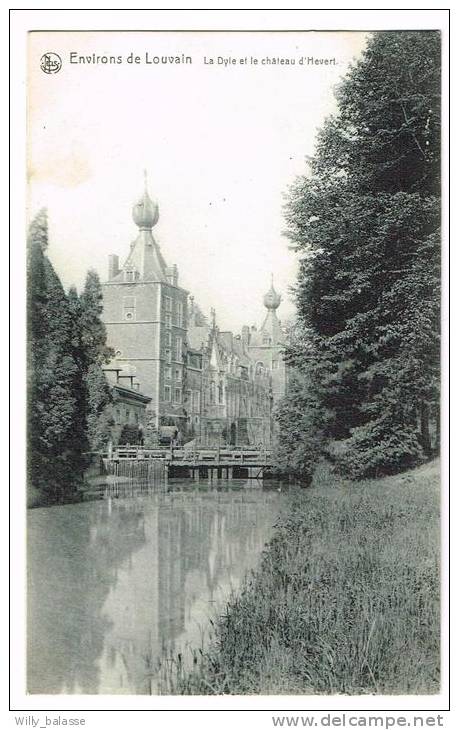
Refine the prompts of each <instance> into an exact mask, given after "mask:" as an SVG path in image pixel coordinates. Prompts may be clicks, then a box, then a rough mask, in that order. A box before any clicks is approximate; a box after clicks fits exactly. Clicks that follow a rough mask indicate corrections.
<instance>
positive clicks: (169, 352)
mask: <svg viewBox="0 0 459 730" xmlns="http://www.w3.org/2000/svg"><path fill="white" fill-rule="evenodd" d="M164 354H165V355H166V361H167V362H171V360H172V357H171V351H170V350H169V348H168V349H166V350H165V351H164Z"/></svg>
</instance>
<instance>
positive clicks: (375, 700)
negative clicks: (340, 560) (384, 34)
mask: <svg viewBox="0 0 459 730" xmlns="http://www.w3.org/2000/svg"><path fill="white" fill-rule="evenodd" d="M356 5H357V6H360V5H362V3H356ZM222 28H223V29H234V30H237V29H240V30H250V29H265V30H270V29H275V30H282V29H289V30H306V29H316V30H326V29H327V30H346V29H349V30H383V29H386V30H389V29H440V30H441V31H442V33H443V135H444V140H443V158H444V171H446V170H447V161H448V143H447V141H448V121H447V120H448V117H447V114H448V106H447V104H448V80H449V79H448V40H449V38H448V15H447V10H446V9H445V10H432V9H426V10H423V9H412V10H398V9H394V10H389V9H385V10H382V9H381V10H376V9H375V10H369V9H361V10H360V9H354V10H350V9H326V8H323V9H321V10H286V11H282V10H246V11H242V10H216V9H213V10H200V11H196V10H186V9H181V10H178V9H176V10H132V11H129V10H116V9H108V8H107V9H104V10H87V9H85V10H62V9H59V10H57V9H56V10H51V9H49V10H33V9H27V10H19V9H18V10H15V11H13V12H12V17H11V38H12V50H11V74H12V76H11V78H12V86H11V108H12V120H13V124H12V138H11V155H12V174H11V194H12V203H11V212H12V214H11V223H12V228H11V249H12V251H11V253H12V259H11V277H12V279H11V280H12V290H11V307H12V310H11V311H12V316H13V336H12V362H13V368H12V373H11V376H12V378H11V385H12V388H11V392H12V395H13V400H12V423H11V427H12V447H13V459H12V480H11V486H12V504H11V514H12V534H11V549H12V555H13V556H14V561H12V566H13V569H12V606H13V610H12V637H11V638H12V653H11V657H12V662H11V666H12V677H11V679H12V684H13V686H12V690H13V691H12V708H13V709H14V710H15V712H16V714H17V715H21V714H24V713H25V712H29V713H30V712H32V711H35V716H38V714H41V715H42V716H44V713H45V712H46V711H48V714H50V713H52V712H53V711H60V712H65V711H70V710H73V711H74V712H73V713H72V714H73V715H80V716H81V712H79V711H80V710H81V711H84V714H85V715H87V713H88V711H91V710H96V709H102V710H105V711H107V710H109V709H110V710H111V711H113V713H114V714H113V715H112V713H110V714H109V713H108V712H105V713H103V717H104V721H103V722H104V726H105V724H106V725H107V726H108V725H109V724H110V726H113V727H122V726H124V725H125V723H126V720H127V719H128V718H130V716H129V715H126V713H119V712H118V713H116V710H126V709H129V710H134V709H135V710H153V709H154V710H158V711H159V710H175V711H177V710H200V712H199V713H194V714H193V715H192V716H191V717H190V715H188V716H187V715H185V714H184V713H183V712H177V713H170V712H167V713H164V714H163V713H161V714H160V715H159V713H158V714H155V715H154V716H152V715H150V713H146V714H145V715H144V713H135V718H134V716H131V717H132V718H133V719H131V718H130V719H129V721H130V722H132V721H135V723H136V725H138V726H139V727H143V726H144V724H145V727H146V726H147V724H148V725H149V726H150V725H151V723H152V722H155V723H156V722H158V721H161V723H163V722H164V723H165V724H170V723H171V720H172V715H174V716H175V715H177V716H176V720H177V722H180V723H182V722H183V723H185V722H193V721H196V720H197V717H198V716H199V724H200V726H203V725H204V726H207V725H209V726H211V725H213V724H214V723H215V720H216V719H217V721H218V722H219V723H220V724H223V725H226V724H228V725H229V724H230V723H233V722H234V721H236V722H239V721H240V720H242V716H241V715H233V714H232V713H230V714H228V715H226V713H225V715H222V713H221V711H222V710H257V711H258V712H256V713H254V712H251V713H250V716H249V715H247V716H246V715H244V718H248V720H247V721H250V724H251V725H254V726H255V727H256V726H259V727H262V726H267V725H269V726H270V727H272V723H271V720H270V718H271V715H272V714H273V713H281V714H284V713H295V714H310V713H311V712H312V711H323V712H333V711H335V710H336V711H337V710H342V711H345V710H347V711H351V710H352V711H353V712H354V714H356V713H360V711H364V710H367V711H368V710H372V711H373V713H374V714H380V713H382V712H383V711H385V712H387V713H388V714H395V713H396V712H397V711H405V712H408V711H410V710H411V711H413V710H415V711H416V712H418V713H420V712H421V711H429V712H430V713H431V714H437V713H439V712H440V713H442V714H444V715H445V714H446V713H445V710H446V708H447V705H448V700H447V694H446V692H445V690H444V691H443V692H442V694H441V695H439V696H435V697H421V696H414V697H403V696H398V697H386V696H384V697H372V696H369V697H320V696H306V697H250V696H245V697H239V698H234V697H222V698H221V697H217V698H205V699H204V698H199V697H184V698H182V697H179V698H176V697H144V696H136V697H128V698H126V697H120V696H110V697H107V696H105V697H103V696H91V697H82V696H61V695H59V696H49V697H48V696H46V697H45V696H36V695H35V696H27V695H25V694H24V691H23V689H21V685H22V686H23V682H22V678H23V677H24V675H25V667H24V657H25V651H24V647H25V642H24V636H25V631H24V626H25V620H24V619H25V610H24V593H25V591H24V584H25V549H24V548H25V531H24V504H25V494H24V487H23V485H24V483H25V458H24V457H25V448H24V413H25V367H24V363H25V255H24V253H25V252H24V245H23V241H24V232H25V209H26V208H25V204H26V198H25V184H24V170H25V167H26V165H25V163H26V156H25V88H26V65H25V62H26V33H27V31H28V30H32V29H35V30H41V29H43V30H45V29H46V30H53V29H55V30H62V29H66V30H83V29H85V30H89V29H91V30H98V29H100V30H106V29H112V30H118V29H119V30H126V29H145V30H147V29H155V30H170V29H186V30H193V29H206V30H211V29H222ZM447 203H448V181H447V179H446V177H444V178H443V210H444V240H445V241H447V236H448V230H447V215H448V214H447V211H448V207H447ZM447 258H448V257H447V251H446V250H445V254H444V259H443V265H444V279H443V281H444V285H443V299H444V309H443V324H444V328H443V330H444V336H443V347H444V353H443V376H444V378H445V377H446V374H447V359H446V357H447V352H446V350H445V348H446V346H447V336H446V331H447V326H446V323H447V319H446V316H447V278H446V276H447V270H448V268H447V266H448V261H447ZM3 311H5V310H3ZM443 402H444V406H445V405H447V404H446V403H445V394H444V401H443ZM446 417H447V407H444V415H443V433H444V434H446V433H447V420H446ZM446 452H447V449H446V448H444V449H443V458H442V462H443V474H444V485H443V487H444V492H443V527H444V529H443V550H444V552H443V555H444V558H443V570H444V571H445V570H446V568H447V559H446V556H447V529H446V528H447V496H446V494H447V493H446V491H445V490H446V488H447V480H446V478H445V477H446V475H447V473H448V472H447V470H448V466H447V453H446ZM1 539H2V545H1V547H2V548H3V550H2V554H3V555H6V554H7V544H6V530H5V529H4V530H3V531H2V533H1ZM446 596H447V585H446V582H445V580H444V582H443V640H444V642H445V644H444V646H446V645H447V632H446V628H447V599H446ZM5 618H6V617H5ZM5 625H6V623H5ZM3 676H4V677H5V678H6V676H7V675H3ZM446 677H447V656H446V653H445V654H444V656H443V678H444V683H446ZM5 687H6V685H5ZM453 698H454V694H453ZM5 704H6V703H5ZM203 710H206V711H207V712H206V713H203V712H202V711H203ZM212 710H214V711H218V716H217V715H215V713H214V712H212ZM37 711H39V712H37ZM76 711H78V712H76ZM263 711H264V712H263ZM90 717H91V718H92V719H98V722H99V723H100V721H101V720H102V713H94V714H93V715H91V716H90ZM226 718H228V720H227V719H226ZM239 718H240V719H239ZM260 723H262V724H260ZM89 724H92V722H91V721H89Z"/></svg>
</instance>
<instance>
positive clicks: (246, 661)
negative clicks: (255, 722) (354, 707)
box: [162, 460, 440, 694]
mask: <svg viewBox="0 0 459 730" xmlns="http://www.w3.org/2000/svg"><path fill="white" fill-rule="evenodd" d="M185 664H187V662H186V663H185V662H183V661H182V658H181V657H180V656H179V657H178V659H176V660H171V659H170V660H168V661H167V662H166V663H165V665H163V667H162V669H163V679H164V686H163V691H164V692H167V693H172V694H174V693H175V694H179V693H180V694H252V693H253V694H296V693H300V694H327V693H330V694H335V693H347V694H367V693H372V694H431V693H436V692H438V691H439V681H440V668H439V664H440V467H439V462H438V460H436V461H434V462H431V463H429V464H426V465H424V466H422V467H419V468H418V469H415V470H412V471H410V472H405V473H404V474H401V475H397V476H393V477H387V478H384V479H379V480H368V481H363V482H358V483H352V482H346V481H343V480H341V481H336V480H333V479H329V478H326V477H325V475H322V477H319V478H318V479H316V480H315V484H314V485H313V486H312V487H311V488H310V489H306V490H303V491H300V490H298V491H297V492H296V493H295V494H294V496H293V498H292V507H291V510H290V512H289V513H288V514H287V515H286V516H285V517H284V518H283V519H282V521H281V522H280V523H279V524H278V526H277V530H276V533H275V535H274V537H273V539H272V540H271V542H270V543H269V544H268V546H267V548H266V549H265V551H264V553H263V556H262V560H261V564H260V567H259V569H258V570H257V571H256V572H255V573H253V574H252V576H251V578H249V579H248V580H247V581H246V583H245V586H244V588H243V590H242V591H241V592H240V593H239V595H237V596H235V597H234V598H233V599H232V600H231V601H230V602H229V603H228V604H227V606H226V609H225V610H224V612H223V615H222V616H221V617H220V619H219V620H218V621H217V623H216V624H215V626H214V634H213V637H212V639H211V642H210V644H209V645H208V648H207V649H205V650H202V649H197V650H196V651H195V652H194V658H193V669H192V670H191V671H189V670H185V669H183V667H184V665H185Z"/></svg>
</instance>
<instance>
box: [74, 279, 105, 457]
mask: <svg viewBox="0 0 459 730" xmlns="http://www.w3.org/2000/svg"><path fill="white" fill-rule="evenodd" d="M102 310H103V307H102V288H101V285H100V279H99V276H98V274H97V273H96V272H95V271H94V270H90V271H88V274H87V276H86V281H85V286H84V289H83V292H82V294H81V297H80V299H79V304H78V310H77V311H78V326H77V330H78V334H79V344H78V351H79V358H80V367H81V372H82V380H83V388H84V394H85V396H84V397H85V408H84V412H85V431H86V438H87V442H88V446H89V448H90V450H92V451H95V450H99V449H102V448H104V447H105V446H106V444H107V441H108V439H109V437H110V427H111V425H112V418H111V415H110V413H109V408H108V406H109V405H110V403H111V402H112V396H111V392H110V388H109V385H108V383H107V380H106V377H105V374H104V372H103V370H102V365H103V364H104V363H107V362H108V361H109V360H110V358H111V357H112V356H113V351H112V350H111V349H110V348H109V347H107V333H106V330H105V325H104V324H103V322H102V319H101V315H102Z"/></svg>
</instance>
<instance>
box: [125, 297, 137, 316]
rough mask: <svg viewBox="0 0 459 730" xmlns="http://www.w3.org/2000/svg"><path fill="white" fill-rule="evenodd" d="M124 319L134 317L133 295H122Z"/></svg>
mask: <svg viewBox="0 0 459 730" xmlns="http://www.w3.org/2000/svg"><path fill="white" fill-rule="evenodd" d="M123 314H124V319H127V320H132V319H135V297H123Z"/></svg>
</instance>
